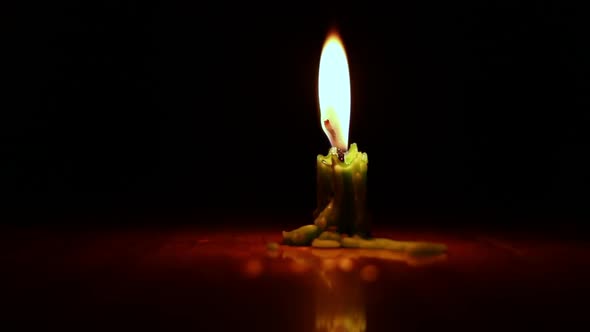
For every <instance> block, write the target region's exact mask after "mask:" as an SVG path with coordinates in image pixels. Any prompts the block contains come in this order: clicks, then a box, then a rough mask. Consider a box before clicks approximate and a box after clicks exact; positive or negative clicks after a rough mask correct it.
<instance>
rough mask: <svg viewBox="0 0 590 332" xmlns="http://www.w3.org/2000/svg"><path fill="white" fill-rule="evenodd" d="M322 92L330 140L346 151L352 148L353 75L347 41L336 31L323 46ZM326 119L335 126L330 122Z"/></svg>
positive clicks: (323, 122) (322, 116) (322, 114)
mask: <svg viewBox="0 0 590 332" xmlns="http://www.w3.org/2000/svg"><path fill="white" fill-rule="evenodd" d="M318 96H319V104H320V121H321V125H322V129H323V130H324V133H326V136H328V139H329V140H330V144H332V146H335V147H337V148H339V149H341V150H343V151H346V150H348V129H349V127H350V75H349V72H348V60H347V58H346V51H345V49H344V44H343V43H342V40H341V39H340V36H339V35H338V33H337V32H335V31H332V32H330V33H329V34H328V37H327V38H326V42H325V43H324V48H323V49H322V55H321V57H320V71H319V77H318ZM326 121H329V126H330V127H331V128H329V127H327V126H326ZM331 129H332V130H331Z"/></svg>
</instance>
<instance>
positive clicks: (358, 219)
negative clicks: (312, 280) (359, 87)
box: [283, 31, 369, 244]
mask: <svg viewBox="0 0 590 332" xmlns="http://www.w3.org/2000/svg"><path fill="white" fill-rule="evenodd" d="M318 97H319V107H320V121H321V126H322V129H323V130H324V133H325V134H326V136H327V137H328V139H329V141H330V144H331V145H332V147H331V148H330V150H329V152H328V154H327V155H325V156H322V155H318V157H317V208H316V210H315V212H314V218H315V221H314V225H307V226H303V227H301V228H299V229H297V230H295V231H292V232H285V233H284V234H283V235H284V238H285V240H286V241H285V242H287V243H290V244H309V243H310V241H313V239H315V238H316V237H318V236H319V234H320V233H321V232H322V231H324V230H332V231H336V232H338V233H341V234H348V235H354V234H359V235H363V236H368V235H369V229H368V222H367V214H366V207H365V206H366V192H367V190H366V179H367V163H368V157H367V154H366V153H362V152H360V151H358V148H357V145H356V144H355V143H353V144H351V145H350V149H349V148H348V130H349V126H350V75H349V72H348V60H347V58H346V51H345V49H344V45H343V43H342V40H341V39H340V36H339V35H338V33H337V32H335V31H332V32H330V33H329V34H328V37H327V39H326V42H325V43H324V47H323V50H322V53H321V56H320V68H319V77H318ZM313 226H315V227H313ZM326 240H330V239H326Z"/></svg>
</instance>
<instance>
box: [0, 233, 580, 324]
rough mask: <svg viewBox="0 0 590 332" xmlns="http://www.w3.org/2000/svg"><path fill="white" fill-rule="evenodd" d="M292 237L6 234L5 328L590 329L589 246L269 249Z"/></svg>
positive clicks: (465, 237) (538, 242)
mask: <svg viewBox="0 0 590 332" xmlns="http://www.w3.org/2000/svg"><path fill="white" fill-rule="evenodd" d="M281 230H282V229H281V228H280V227H266V228H258V229H244V228H241V229H240V228H235V227H219V228H216V229H207V228H202V227H200V228H199V227H191V226H182V227H176V228H175V227H167V228H157V227H139V226H138V227H135V228H132V227H128V228H125V229H123V228H120V229H115V228H110V229H108V228H94V229H90V228H88V229H63V228H62V229H51V228H47V227H45V228H42V227H27V228H6V229H2V232H1V234H2V242H1V243H0V249H1V250H0V260H1V263H2V266H3V268H2V275H3V277H2V280H3V282H2V287H1V289H0V291H1V294H2V303H3V308H2V310H1V311H0V321H2V322H5V323H6V322H17V323H18V324H19V326H20V327H21V328H23V329H25V328H27V327H28V326H29V325H38V324H43V325H45V326H56V327H59V328H60V329H61V330H64V329H66V330H70V329H71V330H88V329H93V328H96V329H105V328H108V329H111V330H112V329H115V330H120V329H121V330H122V329H132V330H139V329H141V328H150V329H154V328H155V329H162V330H171V329H176V328H182V329H187V328H188V329H190V330H195V331H226V330H236V329H239V330H252V331H363V330H366V331H426V330H433V329H445V330H446V329H452V330H455V331H456V330H466V331H467V330H469V331H473V330H478V331H480V330H497V329H499V328H501V329H504V330H506V329H508V330H516V329H525V330H530V329H531V328H533V327H534V328H537V327H543V328H544V329H548V328H557V329H559V330H564V327H565V326H566V325H570V324H571V325H572V326H576V324H579V323H587V322H590V319H589V318H588V317H587V315H588V313H587V308H588V305H587V301H588V295H590V292H588V281H589V280H590V272H589V271H590V269H589V268H588V266H589V264H588V263H590V255H589V254H590V249H589V247H588V246H587V245H586V244H585V243H584V242H582V241H576V240H574V239H570V240H567V239H564V238H561V239H560V238H557V239H556V238H553V237H554V236H553V234H550V233H545V234H537V235H532V234H529V233H523V232H520V233H515V232H477V231H462V232H458V231H452V232H451V231H447V232H445V231H436V232H434V231H426V230H410V229H404V230H395V229H376V230H375V235H377V236H380V237H389V238H393V239H399V240H426V241H434V242H442V243H445V244H447V246H448V252H447V254H445V255H440V256H435V257H427V258H412V257H410V256H408V255H404V254H399V253H393V252H388V251H382V250H360V249H314V248H295V247H285V246H281V247H280V248H279V249H278V250H269V249H268V248H267V246H266V244H267V243H268V242H273V241H280V237H281ZM566 329H569V328H566Z"/></svg>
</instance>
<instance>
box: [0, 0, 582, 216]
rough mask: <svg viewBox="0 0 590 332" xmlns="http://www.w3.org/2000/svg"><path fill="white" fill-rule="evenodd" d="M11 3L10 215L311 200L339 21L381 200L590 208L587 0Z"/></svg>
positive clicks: (388, 210) (193, 210)
mask: <svg viewBox="0 0 590 332" xmlns="http://www.w3.org/2000/svg"><path fill="white" fill-rule="evenodd" d="M3 12H4V15H3V16H4V17H3V21H4V22H3V25H4V26H5V29H3V31H4V32H5V33H6V36H5V37H6V38H4V42H3V43H4V47H3V53H4V55H7V56H8V57H7V58H5V60H4V61H3V67H4V69H5V70H4V72H5V74H4V75H2V76H3V81H5V83H6V84H7V85H8V88H4V89H3V95H4V97H3V98H2V107H1V119H0V124H1V133H2V142H1V144H2V145H1V146H2V150H1V151H2V163H1V171H0V188H2V189H1V190H2V194H3V195H4V196H5V198H4V199H3V204H2V205H3V206H4V208H3V209H4V210H5V211H9V212H14V214H11V217H7V218H3V222H8V221H10V220H18V221H19V222H20V221H22V220H45V219H44V218H42V217H43V216H66V215H74V214H76V215H101V216H105V217H104V218H103V219H104V222H108V221H109V220H111V219H109V218H108V216H115V215H120V214H123V213H127V212H130V213H132V214H134V213H141V214H145V215H151V214H158V215H163V216H166V215H179V214H186V215H194V214H199V213H201V212H205V211H212V212H214V213H217V212H216V211H221V212H223V213H226V214H231V215H246V214H275V215H281V214H289V215H295V214H297V215H299V214H300V215H303V216H308V215H310V214H311V211H312V210H313V208H314V205H315V158H316V155H317V154H320V153H321V154H325V153H326V152H327V151H328V148H329V142H328V140H327V138H326V137H325V136H324V134H323V132H322V130H321V128H320V124H319V119H318V112H319V111H318V107H317V86H316V84H317V74H318V65H319V57H320V52H321V48H322V45H323V42H324V39H325V37H326V33H327V31H328V30H329V29H330V28H331V27H332V26H333V25H334V24H336V25H337V26H338V27H339V29H340V32H341V36H342V38H343V41H344V43H345V46H346V50H347V54H348V59H349V65H350V74H351V81H352V116H351V129H350V142H357V143H358V144H359V148H360V149H361V150H362V151H365V152H367V153H368V154H369V192H370V204H371V208H372V210H373V211H374V212H375V213H376V214H388V215H393V216H398V215H400V216H401V215H403V216H416V217H418V218H419V217H421V216H431V217H434V218H435V219H436V218H442V217H448V216H453V217H465V220H468V222H470V223H485V222H490V223H495V224H497V223H500V224H501V223H502V222H504V223H505V224H514V223H521V224H524V223H533V224H535V225H536V224H539V223H542V222H543V220H545V219H546V218H550V219H551V218H555V219H554V221H552V222H556V221H555V220H557V222H562V221H563V220H569V219H572V218H573V219H579V220H583V219H584V218H586V217H588V215H589V213H588V210H589V209H588V201H589V198H590V195H589V194H588V190H587V187H588V185H589V177H588V170H589V169H590V167H589V166H590V165H589V162H588V161H587V159H588V158H587V157H586V156H587V154H588V151H589V145H588V142H589V140H588V137H589V135H588V130H587V128H588V126H589V125H590V124H589V113H588V106H589V105H588V92H587V91H588V88H589V87H590V86H589V84H588V74H589V73H588V70H589V65H588V63H589V61H590V60H589V59H590V52H589V48H588V43H587V34H586V33H587V31H588V20H587V19H586V18H585V17H584V15H583V12H584V11H583V10H581V8H576V7H575V6H567V5H565V4H563V3H562V2H560V4H559V5H558V4H557V2H555V3H553V4H549V3H543V2H538V3H536V4H525V3H524V2H518V1H500V2H484V1H471V2H466V3H447V2H442V3H438V4H429V5H426V4H418V3H415V2H412V1H409V2H408V1H400V2H394V3H386V4H383V5H379V6H376V5H372V4H371V5H370V4H365V5H358V4H355V5H354V6H351V5H345V4H342V3H337V2H327V3H321V4H317V3H316V4H313V5H307V4H302V3H299V4H298V5H295V4H293V3H291V4H289V3H283V4H279V3H276V4H264V3H261V4H254V3H248V4H247V5H246V4H243V5H241V6H240V5H233V4H220V5H216V6H210V5H203V4H199V3H197V2H191V1H184V2H173V1H167V2H164V3H160V4H154V3H148V2H135V3H131V2H103V3H101V4H93V5H76V4H65V3H58V2H51V4H47V5H44V7H33V6H27V7H26V8H25V7H23V8H16V7H13V8H6V9H5V10H3ZM490 217H491V218H490ZM121 220H126V219H125V218H122V219H119V221H118V222H121ZM199 220H200V219H198V218H196V219H195V222H199ZM203 220H206V219H203ZM384 220H395V218H393V219H388V218H386V219H384Z"/></svg>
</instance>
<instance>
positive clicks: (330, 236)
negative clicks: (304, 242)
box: [318, 231, 342, 241]
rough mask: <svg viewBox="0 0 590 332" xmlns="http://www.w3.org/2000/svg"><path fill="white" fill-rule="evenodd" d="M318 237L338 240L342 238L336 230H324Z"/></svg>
mask: <svg viewBox="0 0 590 332" xmlns="http://www.w3.org/2000/svg"><path fill="white" fill-rule="evenodd" d="M318 239H320V240H334V241H340V240H341V239H342V237H341V236H340V234H338V233H336V232H330V231H325V232H322V233H321V234H320V236H319V237H318Z"/></svg>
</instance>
